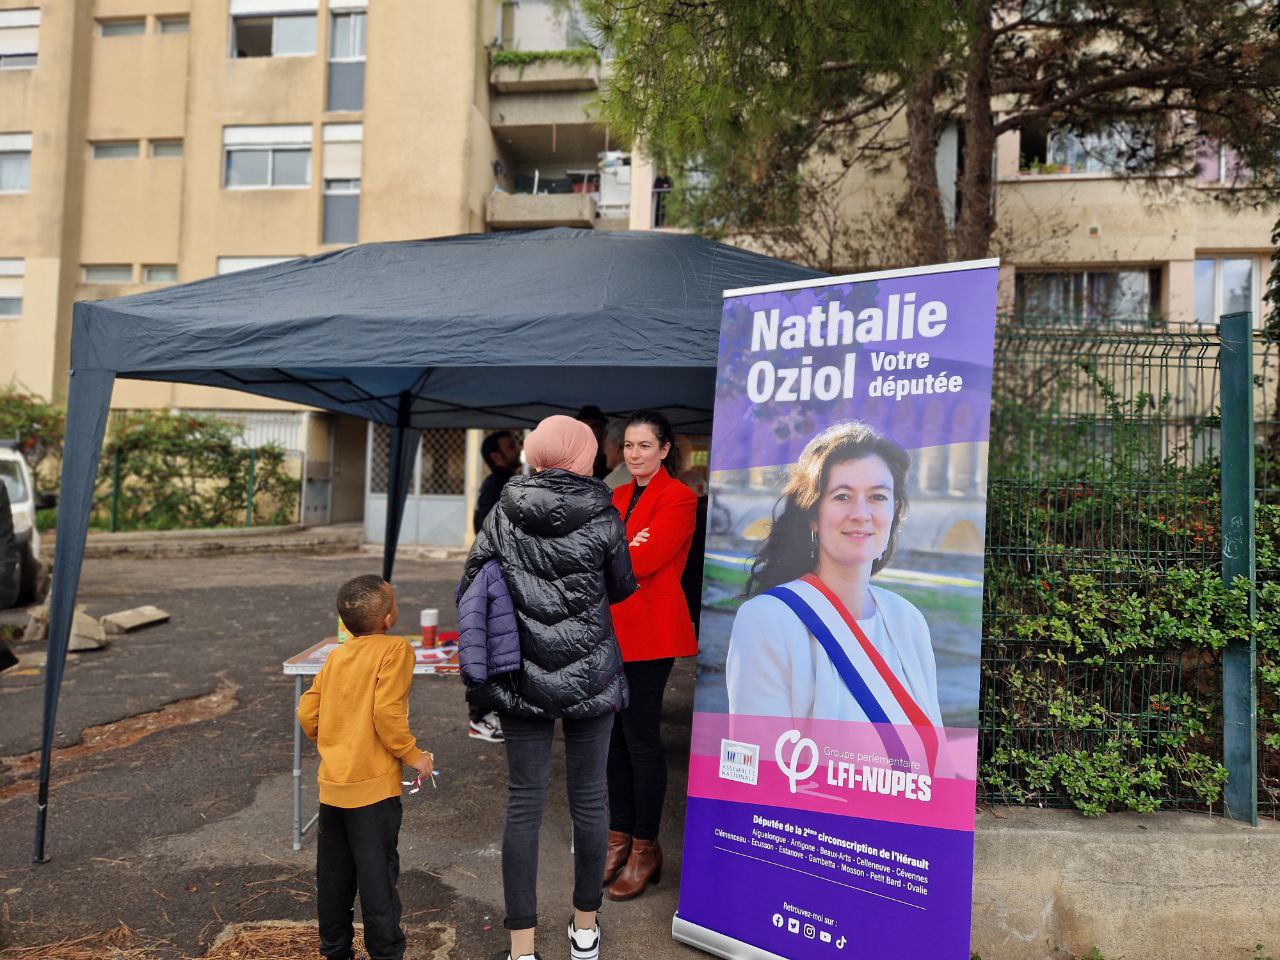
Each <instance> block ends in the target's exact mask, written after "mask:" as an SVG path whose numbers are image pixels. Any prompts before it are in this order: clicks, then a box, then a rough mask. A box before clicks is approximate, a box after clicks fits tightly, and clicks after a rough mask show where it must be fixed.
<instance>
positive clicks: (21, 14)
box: [0, 8, 40, 70]
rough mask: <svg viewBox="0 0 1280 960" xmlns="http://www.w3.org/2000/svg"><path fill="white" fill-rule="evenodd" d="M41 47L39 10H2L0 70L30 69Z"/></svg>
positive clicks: (0, 12) (0, 18)
mask: <svg viewBox="0 0 1280 960" xmlns="http://www.w3.org/2000/svg"><path fill="white" fill-rule="evenodd" d="M39 47H40V11H39V10H37V9H35V8H27V9H24V10H0V70H30V69H31V68H32V67H34V66H35V65H36V54H37V52H38V50H39Z"/></svg>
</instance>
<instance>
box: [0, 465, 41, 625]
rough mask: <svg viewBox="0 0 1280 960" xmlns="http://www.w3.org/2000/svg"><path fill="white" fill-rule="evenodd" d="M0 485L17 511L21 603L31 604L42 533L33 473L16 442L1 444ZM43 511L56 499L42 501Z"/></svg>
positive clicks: (14, 519) (15, 521) (15, 523)
mask: <svg viewBox="0 0 1280 960" xmlns="http://www.w3.org/2000/svg"><path fill="white" fill-rule="evenodd" d="M0 482H3V483H4V485H5V486H6V487H8V489H9V504H10V506H11V507H12V508H13V533H14V538H15V539H16V540H17V541H18V553H19V555H20V557H21V564H22V572H21V575H20V584H21V586H20V588H19V590H18V600H19V602H20V603H22V602H29V601H30V600H32V599H33V598H34V597H35V592H36V579H37V576H38V574H39V572H40V531H39V530H37V529H36V509H37V502H36V492H35V487H34V486H33V485H32V483H31V470H30V468H28V467H27V461H26V459H25V458H24V457H23V456H22V454H21V453H20V452H19V451H18V449H17V445H16V444H15V443H13V441H0ZM40 501H41V502H40V503H39V506H40V507H44V506H45V505H46V504H47V503H52V502H53V498H52V497H41V498H40Z"/></svg>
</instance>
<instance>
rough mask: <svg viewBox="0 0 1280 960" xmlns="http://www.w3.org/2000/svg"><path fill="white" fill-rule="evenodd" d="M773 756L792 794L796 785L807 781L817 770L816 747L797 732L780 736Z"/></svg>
mask: <svg viewBox="0 0 1280 960" xmlns="http://www.w3.org/2000/svg"><path fill="white" fill-rule="evenodd" d="M773 756H774V759H775V760H777V761H778V769H779V770H781V771H782V775H783V776H784V777H786V778H787V783H788V785H789V786H790V787H791V792H792V793H795V792H796V784H797V783H799V782H800V781H801V780H808V779H809V778H810V777H812V776H813V774H814V771H816V770H817V769H818V745H817V744H816V743H814V742H813V741H812V740H810V739H809V738H808V737H802V736H800V731H799V730H788V731H787V732H786V733H784V734H783V735H782V736H780V737H779V738H778V742H777V744H775V745H774V748H773Z"/></svg>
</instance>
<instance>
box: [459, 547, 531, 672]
mask: <svg viewBox="0 0 1280 960" xmlns="http://www.w3.org/2000/svg"><path fill="white" fill-rule="evenodd" d="M457 601H458V665H459V667H460V668H461V670H462V679H463V682H465V683H466V685H467V686H468V687H478V686H479V685H480V684H482V683H484V682H485V681H486V680H488V679H489V678H490V677H492V676H494V675H496V674H499V673H511V672H513V671H515V670H519V669H520V633H519V631H518V629H517V628H516V609H515V604H514V603H513V602H512V600H511V591H510V589H508V587H507V581H506V579H505V578H504V577H503V576H502V568H501V567H500V566H499V565H498V561H497V560H490V561H489V562H488V563H486V564H485V565H484V566H483V567H481V568H480V572H479V573H478V574H476V576H475V579H473V580H472V581H471V584H470V585H469V586H468V587H467V590H466V592H465V593H463V592H462V586H461V584H459V586H458V593H457Z"/></svg>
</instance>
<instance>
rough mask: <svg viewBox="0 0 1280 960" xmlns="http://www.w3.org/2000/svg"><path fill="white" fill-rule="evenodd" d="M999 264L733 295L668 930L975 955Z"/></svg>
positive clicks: (850, 950)
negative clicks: (680, 845)
mask: <svg viewBox="0 0 1280 960" xmlns="http://www.w3.org/2000/svg"><path fill="white" fill-rule="evenodd" d="M997 268H998V261H995V260H981V261H972V262H966V263H953V264H943V265H939V266H931V267H920V268H913V269H908V270H896V271H887V272H882V273H873V274H863V275H858V276H849V277H836V278H832V279H829V280H813V281H802V282H798V283H791V284H781V285H775V286H770V287H759V288H753V289H746V290H730V291H727V292H726V293H725V301H724V316H723V321H722V325H721V331H720V355H719V369H718V375H717V382H716V400H715V413H714V422H713V428H712V440H711V461H710V470H711V473H710V504H709V509H708V522H707V547H706V556H705V566H704V571H705V577H704V588H703V596H702V618H701V632H700V644H699V654H698V680H697V690H696V694H695V701H694V718H693V741H692V748H691V754H690V761H689V794H688V804H687V814H686V821H685V839H684V862H683V876H682V880H681V886H680V904H679V910H678V912H677V914H676V917H675V919H674V921H673V928H672V931H673V934H674V936H675V937H676V938H677V939H678V940H682V941H684V942H686V943H689V944H692V945H693V946H696V947H699V948H701V949H703V950H705V951H707V952H709V953H712V954H715V955H717V956H721V957H729V958H735V960H736V958H742V960H757V958H760V960H766V958H795V957H804V958H830V960H840V958H842V957H883V956H892V957H902V958H915V957H919V958H929V960H968V958H969V929H970V914H971V909H972V886H973V824H974V800H975V782H976V766H977V740H978V738H977V726H978V672H979V648H980V643H981V635H982V569H983V565H982V554H983V544H984V537H985V526H986V464H987V442H988V432H989V426H990V409H991V359H992V348H993V343H994V339H995V314H996V275H997Z"/></svg>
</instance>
